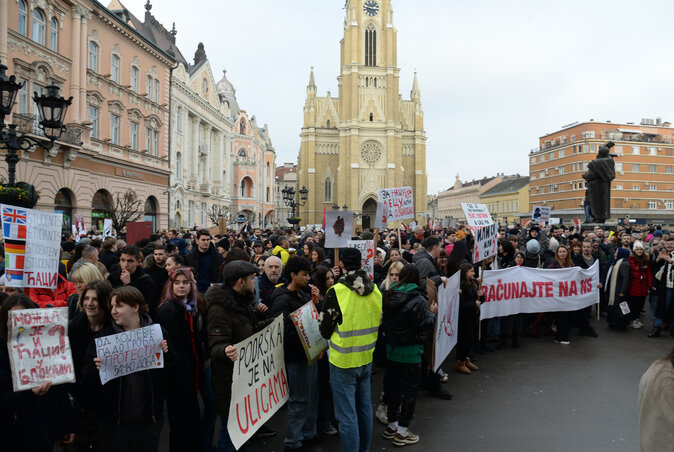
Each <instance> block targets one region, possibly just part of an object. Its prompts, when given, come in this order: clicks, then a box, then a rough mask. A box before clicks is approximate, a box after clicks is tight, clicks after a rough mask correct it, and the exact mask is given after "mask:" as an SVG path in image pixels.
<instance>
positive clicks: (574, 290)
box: [569, 281, 578, 297]
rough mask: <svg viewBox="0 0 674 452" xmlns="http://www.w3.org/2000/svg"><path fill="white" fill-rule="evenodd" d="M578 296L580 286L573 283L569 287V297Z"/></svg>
mask: <svg viewBox="0 0 674 452" xmlns="http://www.w3.org/2000/svg"><path fill="white" fill-rule="evenodd" d="M576 295H578V284H576V281H571V284H570V285H569V296H570V297H573V296H576Z"/></svg>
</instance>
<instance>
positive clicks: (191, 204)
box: [187, 201, 196, 226]
mask: <svg viewBox="0 0 674 452" xmlns="http://www.w3.org/2000/svg"><path fill="white" fill-rule="evenodd" d="M187 216H188V220H187V221H188V224H189V225H194V201H190V202H189V210H188V212H187ZM195 226H196V225H195Z"/></svg>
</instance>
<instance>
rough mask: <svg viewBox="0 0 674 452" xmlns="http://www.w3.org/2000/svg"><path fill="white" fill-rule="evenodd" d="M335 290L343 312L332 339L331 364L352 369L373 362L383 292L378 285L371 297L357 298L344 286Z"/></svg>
mask: <svg viewBox="0 0 674 452" xmlns="http://www.w3.org/2000/svg"><path fill="white" fill-rule="evenodd" d="M330 290H334V291H335V294H336V295H337V301H338V302H339V308H340V310H341V311H342V323H341V325H337V326H336V327H335V331H334V332H333V333H332V336H331V337H330V353H329V359H330V363H332V364H333V365H334V366H336V367H339V368H341V369H352V368H355V367H360V366H364V365H365V364H370V363H371V362H372V355H373V354H374V346H375V344H376V342H377V334H378V332H379V324H380V323H381V309H382V308H381V302H382V298H381V293H380V292H379V289H377V286H375V287H374V291H373V292H372V293H371V294H369V295H364V296H361V295H358V294H356V293H355V292H353V291H352V290H351V289H349V288H348V287H347V286H345V285H344V284H342V283H338V284H335V285H334V286H332V287H331V288H330Z"/></svg>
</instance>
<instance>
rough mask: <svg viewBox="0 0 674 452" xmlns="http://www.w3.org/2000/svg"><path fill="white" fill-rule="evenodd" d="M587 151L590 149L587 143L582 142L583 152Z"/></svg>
mask: <svg viewBox="0 0 674 452" xmlns="http://www.w3.org/2000/svg"><path fill="white" fill-rule="evenodd" d="M589 151H590V146H588V145H587V144H584V145H583V152H584V153H586V154H587V153H588V152H589Z"/></svg>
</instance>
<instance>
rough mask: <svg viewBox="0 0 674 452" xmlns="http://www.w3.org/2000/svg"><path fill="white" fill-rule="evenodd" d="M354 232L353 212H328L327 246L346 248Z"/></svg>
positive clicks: (326, 227) (326, 225) (326, 226)
mask: <svg viewBox="0 0 674 452" xmlns="http://www.w3.org/2000/svg"><path fill="white" fill-rule="evenodd" d="M352 233H353V212H352V211H350V210H346V211H344V210H334V211H332V212H326V224H325V247H326V248H346V247H347V246H348V244H349V240H351V234H352Z"/></svg>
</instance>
